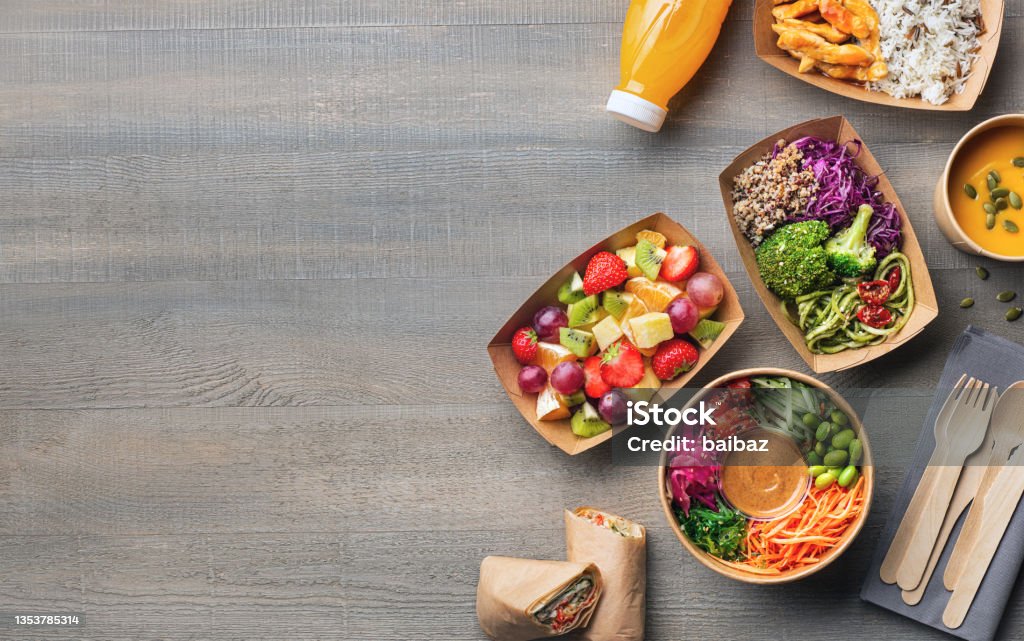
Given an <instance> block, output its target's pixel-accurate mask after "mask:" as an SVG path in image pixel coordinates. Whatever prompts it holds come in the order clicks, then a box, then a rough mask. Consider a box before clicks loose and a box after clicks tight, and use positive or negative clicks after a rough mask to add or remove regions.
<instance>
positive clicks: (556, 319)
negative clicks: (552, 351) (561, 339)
mask: <svg viewBox="0 0 1024 641" xmlns="http://www.w3.org/2000/svg"><path fill="white" fill-rule="evenodd" d="M568 326H569V317H568V316H566V315H565V310H564V309H562V308H561V307H555V306H554V305H549V306H548V307H544V308H542V309H541V310H540V311H538V312H537V313H536V314H534V315H533V329H534V331H535V332H537V337H538V338H539V339H540V340H542V341H544V342H545V343H557V342H558V330H559V329H561V328H562V327H568Z"/></svg>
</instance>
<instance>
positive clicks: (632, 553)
mask: <svg viewBox="0 0 1024 641" xmlns="http://www.w3.org/2000/svg"><path fill="white" fill-rule="evenodd" d="M593 515H600V516H602V517H603V518H604V519H613V520H616V521H617V522H618V523H620V524H622V525H623V526H624V528H623V531H624V532H625V533H626V534H627V536H623V535H622V534H620V533H619V532H616V531H615V530H612V529H609V528H607V527H604V526H601V525H597V524H596V523H595V522H594V521H593V520H591V518H590V517H592V516H593ZM565 543H566V548H567V558H568V559H569V560H570V561H577V562H585V563H586V562H589V563H594V564H596V565H597V567H598V569H599V570H601V576H602V577H603V579H604V596H603V597H602V598H601V602H600V603H598V606H597V608H596V609H595V610H594V615H593V617H591V619H590V624H589V625H588V626H587V629H586V630H583V631H581V632H580V633H579V634H578V635H576V637H574V638H579V639H586V640H587V641H642V640H643V638H644V618H645V611H646V593H647V532H646V531H645V530H644V527H643V526H642V525H639V524H637V523H633V522H632V521H629V520H627V519H623V518H621V517H618V516H615V515H614V514H608V513H607V512H602V511H600V510H596V509H594V508H591V507H579V508H576V510H574V511H572V512H570V511H569V510H566V511H565Z"/></svg>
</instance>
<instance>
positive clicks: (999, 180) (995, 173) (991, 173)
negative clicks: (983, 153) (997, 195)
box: [988, 169, 1003, 183]
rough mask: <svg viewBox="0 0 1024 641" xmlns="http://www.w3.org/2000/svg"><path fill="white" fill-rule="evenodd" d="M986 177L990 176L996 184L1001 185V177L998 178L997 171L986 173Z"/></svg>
mask: <svg viewBox="0 0 1024 641" xmlns="http://www.w3.org/2000/svg"><path fill="white" fill-rule="evenodd" d="M988 175H989V176H992V177H993V178H995V180H996V182H997V183H1001V182H1003V177H1002V176H1000V175H999V172H998V171H996V170H995V169H993V170H992V171H990V172H988Z"/></svg>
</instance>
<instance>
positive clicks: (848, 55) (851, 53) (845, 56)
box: [777, 31, 875, 67]
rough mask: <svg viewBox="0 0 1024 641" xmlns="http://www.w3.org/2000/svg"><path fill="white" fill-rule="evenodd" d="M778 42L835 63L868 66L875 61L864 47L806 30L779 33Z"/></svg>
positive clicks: (782, 46)
mask: <svg viewBox="0 0 1024 641" xmlns="http://www.w3.org/2000/svg"><path fill="white" fill-rule="evenodd" d="M777 44H778V46H779V48H780V49H783V50H785V51H795V52H797V53H801V54H803V55H805V56H809V57H811V58H813V59H815V60H820V61H822V62H827V63H829V64H834V65H852V66H857V67H867V66H868V65H870V64H871V63H872V62H874V61H875V57H874V56H873V55H871V53H870V52H868V51H867V50H866V49H864V48H863V47H860V46H858V45H852V44H843V45H836V44H832V43H831V42H828V41H826V40H825V39H824V38H822V37H821V36H816V35H814V34H813V33H809V32H806V31H784V32H783V33H782V34H781V35H779V41H778V43H777Z"/></svg>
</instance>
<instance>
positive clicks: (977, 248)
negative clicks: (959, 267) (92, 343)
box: [932, 114, 1024, 263]
mask: <svg viewBox="0 0 1024 641" xmlns="http://www.w3.org/2000/svg"><path fill="white" fill-rule="evenodd" d="M1006 125H1016V126H1020V127H1024V114H1006V115H1003V116H996V117H995V118H989V119H988V120H986V121H985V122H983V123H981V124H979V125H977V126H976V127H974V129H971V130H970V131H968V132H967V133H966V134H964V136H963V138H961V139H960V141H959V142H958V143H956V147H953V153H951V154H949V159H948V160H947V161H946V166H945V168H944V169H943V170H942V175H941V176H940V177H939V182H938V183H937V184H936V185H935V197H934V199H933V201H932V203H933V212H934V213H935V222H936V223H938V225H939V229H940V230H942V233H943V235H945V236H946V238H947V239H948V240H949V242H950V244H952V245H953V247H956V248H957V249H959V250H960V251H962V252H964V253H967V254H975V255H977V256H985V257H986V258H993V259H995V260H1001V261H1005V262H1008V263H1019V262H1024V254H1021V255H1020V256H1004V255H1003V254H997V253H995V252H992V251H989V250H987V249H984V248H982V247H981V245H979V244H978V243H977V242H975V241H974V239H973V238H971V237H970V236H968V235H967V233H966V232H965V231H964V230H963V228H962V227H960V223H958V222H957V221H956V216H954V215H953V206H952V204H951V203H950V202H949V188H950V185H949V180H950V175H951V173H952V170H953V165H954V164H955V163H956V161H957V158H958V156H959V155H960V151H961V150H962V149H963V148H964V146H965V145H967V144H968V143H969V142H970V141H972V140H974V139H975V138H976V137H977V136H978V135H979V134H982V133H984V132H986V131H989V130H991V129H995V128H996V127H1005V126H1006Z"/></svg>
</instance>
